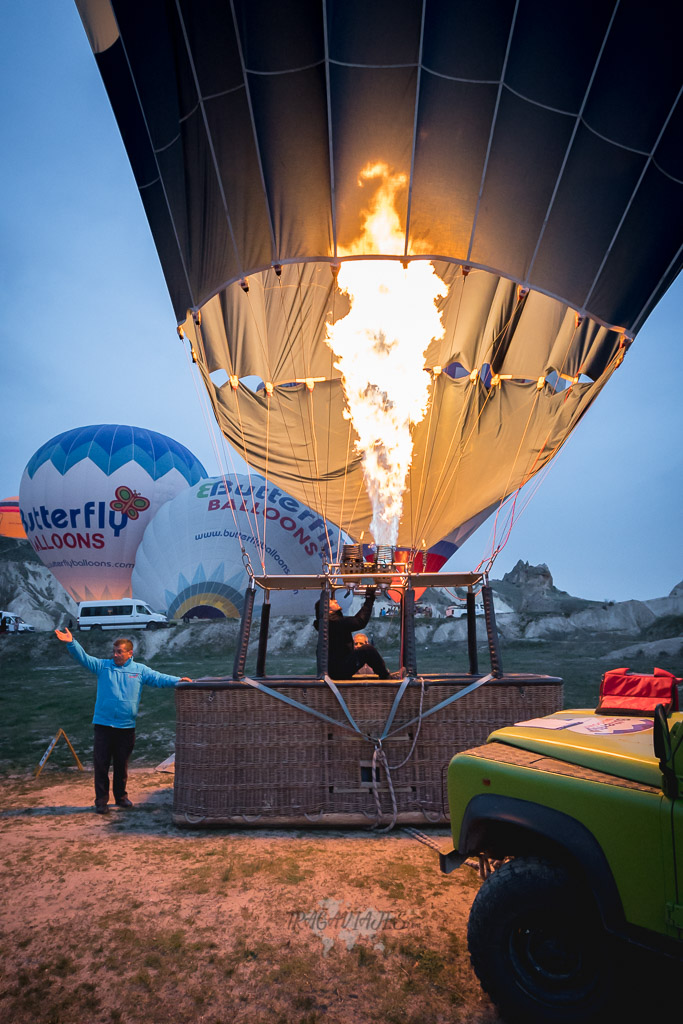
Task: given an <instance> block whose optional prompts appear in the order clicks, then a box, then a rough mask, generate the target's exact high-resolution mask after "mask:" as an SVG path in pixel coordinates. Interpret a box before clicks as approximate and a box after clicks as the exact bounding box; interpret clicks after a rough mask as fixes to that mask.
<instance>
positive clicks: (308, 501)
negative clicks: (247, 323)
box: [273, 277, 315, 508]
mask: <svg viewBox="0 0 683 1024" xmlns="http://www.w3.org/2000/svg"><path fill="white" fill-rule="evenodd" d="M278 297H279V299H280V312H281V314H282V319H283V322H284V323H288V322H289V318H288V316H287V311H286V309H285V302H284V294H283V286H282V278H281V277H280V278H278ZM293 349H294V346H293V343H291V344H290V346H289V353H288V354H291V353H292V352H293ZM293 368H294V372H295V376H296V365H294V367H293ZM305 369H306V367H305V364H302V368H301V376H302V377H306V373H305ZM273 384H275V382H274V381H273ZM279 409H280V414H281V418H282V424H283V427H284V432H285V434H286V435H287V441H288V442H289V447H290V450H291V453H292V458H293V459H294V460H296V461H297V462H298V460H297V459H296V448H295V445H294V441H293V439H292V434H291V432H290V428H289V422H288V420H287V417H286V416H285V415H284V414H283V413H282V406H281V405H280V406H279ZM299 413H300V422H301V436H302V437H304V438H305V437H306V430H305V421H304V417H303V414H302V413H301V403H299ZM299 482H300V483H301V484H302V485H303V493H304V500H305V502H306V504H307V505H310V507H311V508H315V501H314V498H315V490H314V488H313V487H312V488H311V491H310V492H309V491H308V483H309V480H308V478H307V477H306V474H304V473H301V472H299ZM309 493H310V495H311V496H310V497H309Z"/></svg>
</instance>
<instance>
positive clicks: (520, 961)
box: [467, 857, 613, 1024]
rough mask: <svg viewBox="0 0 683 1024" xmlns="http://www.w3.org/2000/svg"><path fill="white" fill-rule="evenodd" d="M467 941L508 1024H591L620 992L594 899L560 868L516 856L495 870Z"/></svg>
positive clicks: (475, 911)
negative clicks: (515, 1023) (615, 985)
mask: <svg viewBox="0 0 683 1024" xmlns="http://www.w3.org/2000/svg"><path fill="white" fill-rule="evenodd" d="M467 941H468V945H469V950H470V956H471V959H472V966H473V967H474V970H475V972H476V974H477V977H478V978H479V981H480V982H481V985H482V988H483V989H484V990H485V991H486V992H487V993H488V994H489V996H490V997H491V999H492V1000H493V1002H494V1003H496V1005H497V1006H498V1008H499V1009H500V1011H501V1013H502V1014H503V1016H504V1017H505V1018H506V1019H507V1020H510V1021H523V1022H524V1024H569V1022H570V1021H578V1020H580V1021H581V1022H582V1024H588V1022H589V1021H593V1020H594V1019H597V1018H598V1017H600V1016H601V1015H603V1014H604V1012H605V1007H606V1004H607V1003H608V1002H609V1001H610V999H611V996H612V994H613V972H612V970H611V962H610V957H609V954H608V942H607V940H606V936H605V934H604V932H603V930H602V926H601V924H600V920H599V918H598V915H597V912H596V909H595V906H594V904H593V901H592V900H591V899H590V897H589V896H587V894H586V893H584V892H583V891H582V888H581V886H580V885H579V884H578V883H577V881H576V880H575V879H574V878H573V877H572V875H571V874H570V873H569V872H568V871H567V870H566V869H565V868H563V867H561V866H560V865H557V864H552V863H548V862H546V861H541V860H537V859H536V858H532V857H529V858H516V859H514V860H511V861H508V862H507V863H505V864H503V865H502V866H501V867H500V868H499V869H498V870H497V871H494V872H493V874H492V875H490V876H489V878H487V880H486V881H485V882H484V884H483V885H482V887H481V889H480V890H479V893H478V894H477V897H476V899H475V901H474V903H473V905H472V911H471V913H470V919H469V924H468V929H467Z"/></svg>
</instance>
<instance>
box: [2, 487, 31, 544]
mask: <svg viewBox="0 0 683 1024" xmlns="http://www.w3.org/2000/svg"><path fill="white" fill-rule="evenodd" d="M0 537H14V538H15V539H16V540H26V531H25V530H24V527H23V526H22V525H21V515H20V512H19V498H18V497H13V498H0Z"/></svg>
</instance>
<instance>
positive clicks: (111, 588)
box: [19, 424, 206, 601]
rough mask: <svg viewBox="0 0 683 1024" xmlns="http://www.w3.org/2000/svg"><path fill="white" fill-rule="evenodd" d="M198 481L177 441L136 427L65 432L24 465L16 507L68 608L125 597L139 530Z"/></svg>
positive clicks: (197, 467) (197, 469)
mask: <svg viewBox="0 0 683 1024" xmlns="http://www.w3.org/2000/svg"><path fill="white" fill-rule="evenodd" d="M203 476H206V471H205V470H204V467H203V466H202V464H201V463H200V462H199V460H198V459H197V458H195V456H194V455H193V454H192V453H191V452H190V451H189V450H188V449H187V448H185V447H184V446H183V445H181V444H179V443H178V442H177V441H174V440H172V438H170V437H166V436H165V435H163V434H158V433H157V432H156V431H154V430H146V429H144V428H142V427H132V426H122V425H116V424H100V425H96V426H88V427H79V428H76V429H74V430H67V431H65V432H64V433H63V434H59V435H58V436H57V437H53V438H52V439H51V440H50V441H48V442H47V443H46V444H44V445H43V446H42V447H41V448H39V449H38V451H37V452H36V453H35V455H33V456H32V458H31V459H30V460H29V463H28V465H27V466H26V469H25V470H24V474H23V477H22V480H21V486H20V490H19V505H20V508H21V519H22V523H23V526H24V529H25V530H26V535H27V537H28V539H29V541H30V543H31V544H32V546H33V547H34V548H35V550H36V551H37V553H38V555H39V556H40V558H41V559H42V561H43V562H44V563H45V565H46V566H47V567H48V569H50V570H51V572H52V573H53V575H54V576H56V577H57V579H58V580H59V582H60V583H61V584H62V586H63V587H64V588H65V589H66V590H67V591H68V592H69V593H70V594H71V596H72V597H73V599H74V600H75V601H84V600H89V599H97V598H119V597H129V596H130V594H131V584H130V578H131V573H132V570H133V564H134V560H135V552H136V550H137V547H138V544H139V543H140V541H141V539H142V534H143V533H144V530H145V527H146V526H147V523H148V522H149V521H150V520H151V519H152V518H153V516H154V515H155V514H156V512H157V511H158V509H159V508H160V507H161V506H162V505H163V504H164V503H165V502H167V501H169V500H170V499H171V498H173V497H175V495H176V494H178V492H179V491H181V490H183V489H185V488H187V487H190V486H192V485H193V484H195V483H196V482H197V480H199V479H201V478H202V477H203Z"/></svg>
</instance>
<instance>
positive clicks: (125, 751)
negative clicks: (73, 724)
mask: <svg viewBox="0 0 683 1024" xmlns="http://www.w3.org/2000/svg"><path fill="white" fill-rule="evenodd" d="M94 729H95V740H94V743H93V763H94V766H95V803H96V805H97V806H98V807H106V806H107V804H108V803H109V765H110V764H111V763H112V761H113V762H114V786H113V789H114V800H123V799H124V798H125V797H126V796H127V795H128V794H127V793H126V783H127V782H128V758H129V757H130V755H131V754H132V752H133V747H134V746H135V729H115V728H114V727H113V726H111V725H95V726H94Z"/></svg>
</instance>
